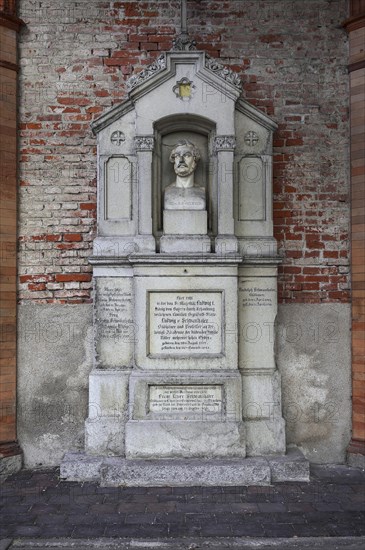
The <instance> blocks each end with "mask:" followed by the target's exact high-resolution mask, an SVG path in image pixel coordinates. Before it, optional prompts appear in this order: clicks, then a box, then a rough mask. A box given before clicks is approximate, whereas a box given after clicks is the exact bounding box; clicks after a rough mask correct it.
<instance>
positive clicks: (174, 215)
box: [163, 210, 208, 235]
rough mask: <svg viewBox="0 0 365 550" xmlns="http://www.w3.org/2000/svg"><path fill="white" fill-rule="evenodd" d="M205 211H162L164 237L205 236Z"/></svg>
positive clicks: (206, 218)
mask: <svg viewBox="0 0 365 550" xmlns="http://www.w3.org/2000/svg"><path fill="white" fill-rule="evenodd" d="M207 220H208V215H207V211H206V210H164V211H163V227H164V233H165V235H206V234H207Z"/></svg>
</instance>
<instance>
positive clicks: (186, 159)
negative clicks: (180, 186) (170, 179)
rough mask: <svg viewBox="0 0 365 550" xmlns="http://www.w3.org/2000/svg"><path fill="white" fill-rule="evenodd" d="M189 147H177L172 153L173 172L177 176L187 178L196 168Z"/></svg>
mask: <svg viewBox="0 0 365 550" xmlns="http://www.w3.org/2000/svg"><path fill="white" fill-rule="evenodd" d="M193 150H194V147H193V146H191V145H178V146H177V147H176V149H175V151H174V170H175V173H176V174H177V175H178V176H181V177H187V176H190V174H192V173H193V172H194V170H195V168H196V160H195V157H194V154H193Z"/></svg>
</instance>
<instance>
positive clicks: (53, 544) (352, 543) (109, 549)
mask: <svg viewBox="0 0 365 550" xmlns="http://www.w3.org/2000/svg"><path fill="white" fill-rule="evenodd" d="M364 547H365V537H343V538H330V539H329V538H327V537H321V538H313V537H307V538H305V539H251V538H229V539H226V538H219V539H217V538H216V539H215V538H210V539H203V540H202V539H197V538H194V539H192V538H189V539H174V540H159V541H151V540H147V539H146V540H135V539H124V540H121V539H117V540H114V539H96V540H90V539H87V540H77V541H76V540H70V539H60V540H55V539H48V540H43V539H42V540H36V539H30V540H26V539H16V540H14V541H13V542H12V541H9V544H8V546H1V541H0V550H8V549H9V550H52V549H53V550H75V549H77V550H99V549H100V550H101V549H102V550H176V549H179V550H199V549H200V550H204V549H207V548H209V549H211V550H226V549H228V548H231V549H237V550H239V549H242V550H257V549H259V550H269V549H275V548H276V549H280V550H306V549H309V548H310V549H311V550H341V549H342V548H345V549H346V550H363V549H364Z"/></svg>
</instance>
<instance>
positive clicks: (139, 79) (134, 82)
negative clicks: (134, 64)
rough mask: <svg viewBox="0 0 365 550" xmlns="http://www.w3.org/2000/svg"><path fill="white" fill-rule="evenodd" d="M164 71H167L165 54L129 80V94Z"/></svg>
mask: <svg viewBox="0 0 365 550" xmlns="http://www.w3.org/2000/svg"><path fill="white" fill-rule="evenodd" d="M164 69H166V56H165V54H161V55H160V56H159V57H158V58H157V59H156V60H155V61H154V62H153V63H151V65H148V66H147V67H146V68H145V69H143V70H142V71H141V72H140V73H138V74H136V75H133V76H131V78H129V79H128V80H127V83H126V84H127V90H128V92H130V91H132V90H133V89H134V88H135V87H136V86H138V85H139V84H142V83H143V82H145V81H146V80H148V79H149V78H151V77H152V76H155V75H156V74H158V73H159V72H161V71H163V70H164Z"/></svg>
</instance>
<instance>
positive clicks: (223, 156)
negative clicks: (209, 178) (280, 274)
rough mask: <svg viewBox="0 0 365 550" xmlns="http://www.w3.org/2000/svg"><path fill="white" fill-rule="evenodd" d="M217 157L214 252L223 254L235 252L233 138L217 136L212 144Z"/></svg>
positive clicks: (234, 144)
mask: <svg viewBox="0 0 365 550" xmlns="http://www.w3.org/2000/svg"><path fill="white" fill-rule="evenodd" d="M214 147H215V151H216V153H217V156H218V236H217V238H216V252H217V253H218V254H223V255H224V254H225V253H229V252H236V251H237V246H238V245H237V238H236V237H235V235H234V214H233V171H234V149H235V147H236V138H235V136H217V137H216V138H215V142H214Z"/></svg>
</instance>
